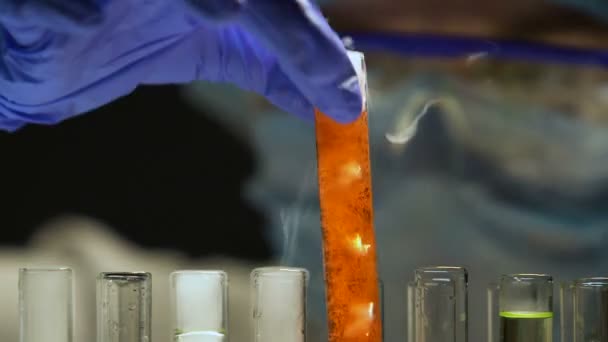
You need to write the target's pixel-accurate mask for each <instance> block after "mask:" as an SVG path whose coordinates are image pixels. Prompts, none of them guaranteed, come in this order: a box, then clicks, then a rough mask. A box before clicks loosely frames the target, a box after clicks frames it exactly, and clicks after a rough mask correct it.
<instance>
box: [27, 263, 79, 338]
mask: <svg viewBox="0 0 608 342" xmlns="http://www.w3.org/2000/svg"><path fill="white" fill-rule="evenodd" d="M72 288H73V277H72V270H71V269H69V268H22V269H20V270H19V310H20V311H19V315H20V341H21V342H72V338H73V336H72V334H73V330H72V329H73V313H74V310H73V292H72Z"/></svg>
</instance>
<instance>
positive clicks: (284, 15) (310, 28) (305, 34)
mask: <svg viewBox="0 0 608 342" xmlns="http://www.w3.org/2000/svg"><path fill="white" fill-rule="evenodd" d="M238 23H239V24H240V25H241V26H242V27H243V29H244V30H246V31H247V32H251V33H252V35H254V36H255V37H256V39H259V41H260V43H262V44H263V45H264V46H265V47H266V49H267V50H268V52H269V53H271V54H273V55H274V56H276V60H277V61H278V63H279V64H280V66H281V69H282V70H283V71H284V72H285V74H286V75H287V77H288V78H289V79H291V80H292V81H293V82H294V83H295V84H296V85H297V87H298V89H299V90H300V91H301V92H302V93H303V94H304V96H305V97H306V98H307V99H308V100H309V101H310V102H311V103H313V104H314V105H315V106H316V107H318V108H319V109H320V110H322V111H323V112H325V113H326V114H327V115H329V116H331V117H333V118H334V119H336V120H337V121H339V122H350V121H352V120H354V119H355V118H357V117H358V115H359V114H360V112H361V108H362V99H361V90H360V89H359V84H358V82H354V80H356V73H355V70H354V68H353V66H352V64H351V62H350V61H349V59H348V56H347V53H346V49H345V48H344V46H343V44H342V42H341V41H340V39H339V37H338V36H337V34H336V33H334V31H333V30H332V29H331V28H330V27H329V25H328V24H327V22H326V21H325V19H324V18H323V17H322V16H321V14H320V13H319V11H318V10H317V9H316V8H315V7H314V6H313V5H312V4H311V3H310V2H309V1H308V0H282V1H268V0H248V1H247V2H246V3H245V5H244V7H243V9H242V10H241V14H240V15H239V16H238Z"/></svg>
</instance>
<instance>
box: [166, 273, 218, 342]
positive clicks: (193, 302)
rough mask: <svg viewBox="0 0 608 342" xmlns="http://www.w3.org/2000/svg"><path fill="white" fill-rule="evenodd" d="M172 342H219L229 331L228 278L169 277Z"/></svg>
mask: <svg viewBox="0 0 608 342" xmlns="http://www.w3.org/2000/svg"><path fill="white" fill-rule="evenodd" d="M170 282H171V303H172V311H173V320H174V321H173V328H174V341H175V342H222V341H225V340H226V335H227V330H228V329H227V328H228V315H227V314H228V311H227V299H228V276H227V275H226V273H225V272H223V271H177V272H173V273H172V274H171V276H170Z"/></svg>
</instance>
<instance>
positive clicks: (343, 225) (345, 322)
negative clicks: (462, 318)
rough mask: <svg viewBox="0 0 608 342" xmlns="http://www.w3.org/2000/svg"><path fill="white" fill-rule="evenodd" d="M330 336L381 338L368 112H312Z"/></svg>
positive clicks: (337, 341)
mask: <svg viewBox="0 0 608 342" xmlns="http://www.w3.org/2000/svg"><path fill="white" fill-rule="evenodd" d="M315 115H316V135H317V158H318V173H319V196H320V202H321V221H322V227H323V252H324V263H325V281H326V293H327V314H328V321H329V341H330V342H345V341H349V342H350V341H352V342H354V341H366V342H381V341H382V329H381V327H382V325H381V317H380V311H379V304H380V302H379V288H378V272H377V268H376V242H375V236H374V227H373V223H372V222H373V209H372V187H371V173H370V161H369V131H368V121H367V112H366V111H365V112H363V113H362V114H361V116H360V117H359V118H358V119H357V120H356V121H355V122H353V123H350V124H347V125H343V124H338V123H336V122H335V121H333V120H332V119H331V118H329V117H327V116H326V115H324V114H322V113H320V112H318V111H317V112H316V113H315Z"/></svg>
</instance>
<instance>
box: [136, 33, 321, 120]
mask: <svg viewBox="0 0 608 342" xmlns="http://www.w3.org/2000/svg"><path fill="white" fill-rule="evenodd" d="M157 59H158V60H157V62H158V63H159V64H160V65H164V66H169V65H170V66H171V67H160V68H158V69H157V71H155V72H154V73H150V74H149V76H148V77H147V78H146V79H145V80H144V81H143V83H145V84H166V83H187V82H191V81H193V80H205V81H210V82H221V83H230V84H233V85H235V86H237V87H239V88H241V89H244V90H248V91H253V92H255V93H258V94H260V95H262V96H264V97H265V98H266V99H268V100H269V101H270V102H271V103H273V104H274V105H276V106H277V107H279V108H280V109H281V110H284V111H286V112H288V113H291V114H295V115H298V116H300V117H303V118H307V119H312V117H313V113H314V110H313V107H312V105H311V103H310V102H309V101H308V99H307V98H306V97H305V96H304V95H303V94H302V92H301V91H300V90H299V89H298V87H297V86H296V85H295V84H294V83H293V82H292V81H291V79H290V78H289V77H288V76H287V75H286V74H285V72H284V71H283V70H282V68H281V65H280V64H279V63H278V62H277V59H276V57H275V56H273V55H272V54H270V53H269V52H268V51H267V50H266V49H265V48H264V47H262V46H260V44H259V43H258V42H257V41H256V40H255V38H253V37H251V36H250V35H248V34H247V33H246V32H243V31H242V30H241V29H240V28H239V27H236V26H224V27H221V28H220V27H201V28H200V29H198V30H197V31H196V32H194V33H193V34H191V35H190V36H189V37H188V38H187V39H185V40H183V41H181V42H180V44H179V45H176V46H173V48H172V49H170V50H165V51H163V54H162V56H158V57H157Z"/></svg>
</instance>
